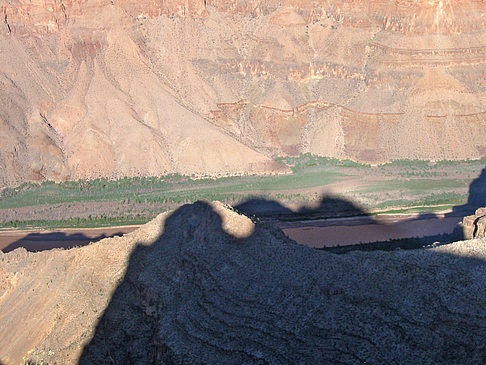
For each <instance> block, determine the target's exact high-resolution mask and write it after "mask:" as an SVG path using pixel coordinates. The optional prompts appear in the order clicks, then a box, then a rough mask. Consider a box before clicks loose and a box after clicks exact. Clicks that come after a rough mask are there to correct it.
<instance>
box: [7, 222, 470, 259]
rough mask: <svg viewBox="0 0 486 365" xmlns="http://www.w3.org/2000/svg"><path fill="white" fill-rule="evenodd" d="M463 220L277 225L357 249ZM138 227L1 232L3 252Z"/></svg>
mask: <svg viewBox="0 0 486 365" xmlns="http://www.w3.org/2000/svg"><path fill="white" fill-rule="evenodd" d="M461 219H462V217H460V216H453V217H451V216H446V215H444V214H441V215H425V216H420V215H415V214H396V215H389V214H387V215H378V216H373V217H368V216H361V217H350V218H332V219H322V220H313V221H297V222H279V223H277V224H278V225H279V226H280V228H281V229H282V230H283V231H284V232H285V234H286V235H287V236H289V237H290V238H292V239H293V240H295V241H296V242H298V243H300V244H303V245H306V246H310V247H315V248H322V247H333V246H345V245H354V244H359V243H369V242H376V241H387V240H389V239H399V238H411V237H423V236H433V235H437V234H444V233H446V234H449V233H452V231H453V230H454V228H455V227H456V226H457V224H458V223H459V222H460V221H461ZM137 228H138V227H137V226H121V227H109V228H87V229H63V230H55V231H49V230H29V231H26V230H17V231H13V230H9V231H0V250H2V251H4V252H9V251H12V250H14V249H16V248H18V247H24V248H26V249H27V250H28V251H44V250H50V249H52V248H71V247H76V246H84V245H86V244H88V243H90V242H94V241H99V240H100V239H103V238H105V237H113V236H119V235H122V234H125V233H129V232H132V231H134V230H135V229H137Z"/></svg>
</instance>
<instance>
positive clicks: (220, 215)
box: [0, 202, 486, 364]
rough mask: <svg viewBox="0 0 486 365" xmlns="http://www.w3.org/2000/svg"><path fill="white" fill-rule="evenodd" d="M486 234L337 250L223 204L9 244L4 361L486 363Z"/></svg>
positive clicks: (4, 269)
mask: <svg viewBox="0 0 486 365" xmlns="http://www.w3.org/2000/svg"><path fill="white" fill-rule="evenodd" d="M484 247H485V241H484V240H471V241H465V242H457V243H454V244H450V245H445V246H441V247H435V248H428V249H420V250H413V251H393V252H354V253H349V254H344V255H335V254H331V253H326V252H322V251H316V250H313V249H310V248H307V247H303V246H299V245H296V244H295V243H293V242H290V241H289V240H288V239H286V238H285V236H283V234H282V233H281V232H280V231H278V230H276V229H275V228H272V227H268V226H260V225H255V224H254V223H253V222H251V221H250V220H249V219H248V218H246V217H244V216H241V215H238V214H237V213H235V212H234V211H232V210H230V209H228V208H227V207H225V206H223V205H221V204H219V203H212V204H207V203H204V202H199V203H195V204H193V205H187V206H183V207H181V208H179V209H178V210H176V211H174V212H171V213H164V214H162V215H160V216H159V217H157V218H156V219H155V220H154V221H153V222H151V223H148V224H147V225H145V226H143V227H141V228H140V229H139V230H138V231H135V232H133V233H131V234H128V235H126V236H123V237H121V238H113V239H105V240H103V241H99V242H98V243H95V244H92V245H89V246H85V247H82V248H74V249H71V250H66V251H63V250H54V251H45V252H41V253H36V254H33V253H27V252H25V251H23V250H21V249H18V250H16V251H13V252H11V253H9V254H1V253H0V283H1V285H0V290H1V292H0V349H1V353H0V361H1V362H2V363H5V364H18V363H19V362H20V361H21V360H22V358H23V357H24V356H25V357H26V358H30V359H32V360H36V361H41V360H44V361H45V362H48V363H49V364H68V363H77V362H78V359H80V362H81V363H83V364H84V363H96V364H98V363H282V364H283V363H295V362H300V363H326V362H328V363H340V362H342V363H356V362H363V361H367V362H368V363H393V362H399V363H424V364H427V363H447V364H453V363H461V364H462V363H481V362H484V361H485V359H486V348H485V345H484V337H485V335H486V323H485V320H484V318H485V316H484V308H485V305H486V282H485V279H484V278H485V277H486V263H485V260H486V250H485V248H484Z"/></svg>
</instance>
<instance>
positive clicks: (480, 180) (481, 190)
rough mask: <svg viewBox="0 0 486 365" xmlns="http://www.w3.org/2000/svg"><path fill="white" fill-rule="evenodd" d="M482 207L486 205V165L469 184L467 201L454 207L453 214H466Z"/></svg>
mask: <svg viewBox="0 0 486 365" xmlns="http://www.w3.org/2000/svg"><path fill="white" fill-rule="evenodd" d="M482 207H486V167H485V168H484V169H483V170H482V171H481V174H480V175H479V176H478V177H477V178H476V179H474V180H473V181H472V182H471V184H470V185H469V191H468V198H467V203H466V204H463V205H458V206H456V207H454V208H453V210H452V214H455V215H459V216H466V215H470V214H474V212H475V211H476V209H478V208H482Z"/></svg>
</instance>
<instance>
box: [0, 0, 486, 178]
mask: <svg viewBox="0 0 486 365" xmlns="http://www.w3.org/2000/svg"><path fill="white" fill-rule="evenodd" d="M0 14H3V15H2V17H3V18H2V19H3V22H2V23H1V26H0V52H1V53H0V65H1V66H2V67H1V71H0V72H1V73H0V85H1V87H0V98H1V100H2V104H1V107H0V131H1V132H2V134H1V135H0V138H2V146H5V147H4V148H2V151H1V153H0V167H1V169H0V179H1V180H0V181H2V182H3V183H5V184H14V183H16V182H19V181H22V180H36V179H37V180H39V179H45V178H49V179H56V180H63V179H66V178H91V177H97V176H112V177H115V176H126V175H128V176H132V175H158V174H163V173H168V172H181V173H187V174H193V173H194V174H208V175H218V174H228V173H229V174H239V173H247V172H250V173H265V172H285V169H284V168H283V167H282V166H280V165H278V164H276V163H274V162H273V160H272V157H273V156H276V155H295V154H299V153H302V152H312V153H315V154H318V155H324V156H331V157H338V158H352V159H356V160H360V161H365V162H383V161H387V160H390V159H394V158H419V159H466V158H477V157H481V156H484V154H485V152H486V142H485V141H486V135H485V133H486V132H485V131H486V128H485V123H486V119H485V115H486V114H485V109H484V103H485V95H486V84H485V82H484V81H483V80H485V78H484V73H485V72H486V68H485V60H486V49H485V48H484V44H486V34H485V32H484V29H486V28H485V26H486V25H485V21H486V4H485V3H484V2H482V1H472V0H471V1H466V0H455V1H452V0H449V1H447V0H441V1H438V0H437V1H425V0H424V1H398V0H397V1H391V2H382V1H338V0H336V1H322V2H312V1H304V0H300V1H299V0H288V1H284V2H282V1H273V0H272V1H266V2H261V1H253V0H248V1H219V0H213V1H202V0H201V1H199V0H191V1H178V0H171V1H162V2H156V1H149V0H144V1H137V2H133V1H125V0H122V1H105V0H83V1H80V0H70V1H63V2H58V1H52V0H51V1H43V2H36V1H24V0H17V1H9V2H7V1H3V2H1V3H0ZM465 145H467V146H468V147H467V148H464V146H465ZM140 154H143V155H144V156H145V157H144V158H143V159H140V158H139V156H140Z"/></svg>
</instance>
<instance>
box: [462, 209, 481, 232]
mask: <svg viewBox="0 0 486 365" xmlns="http://www.w3.org/2000/svg"><path fill="white" fill-rule="evenodd" d="M462 230H463V232H464V238H466V239H472V238H484V237H486V208H478V209H476V212H475V213H474V215H468V216H467V217H464V218H463V220H462Z"/></svg>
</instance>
